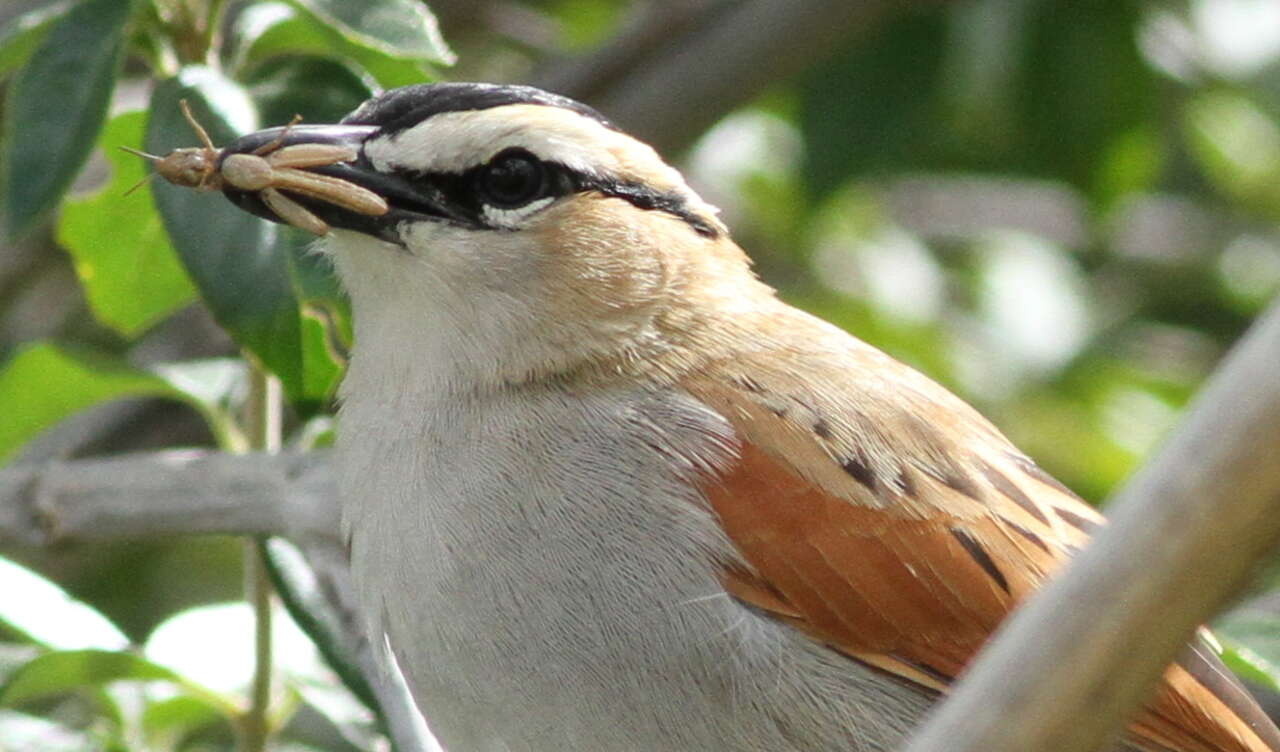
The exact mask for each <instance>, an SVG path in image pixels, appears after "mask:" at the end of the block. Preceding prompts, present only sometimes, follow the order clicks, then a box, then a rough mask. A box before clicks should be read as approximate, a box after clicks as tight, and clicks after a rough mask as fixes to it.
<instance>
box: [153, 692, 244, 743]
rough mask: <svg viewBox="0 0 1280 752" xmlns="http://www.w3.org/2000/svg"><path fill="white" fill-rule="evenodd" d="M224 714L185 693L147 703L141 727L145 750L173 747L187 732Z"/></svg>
mask: <svg viewBox="0 0 1280 752" xmlns="http://www.w3.org/2000/svg"><path fill="white" fill-rule="evenodd" d="M223 717H224V716H222V715H221V713H220V711H219V708H217V707H216V706H213V705H210V704H209V703H207V702H205V701H203V700H201V699H198V698H196V697H192V696H189V695H179V696H178V697H171V698H169V699H166V700H157V701H153V702H149V703H147V707H146V709H145V710H144V711H142V730H143V732H144V733H145V734H146V737H147V742H148V748H149V749H175V748H177V746H178V743H179V742H181V741H182V740H183V739H185V738H186V737H187V736H188V735H190V734H191V733H193V732H194V731H197V730H199V729H201V728H204V727H205V726H208V725H210V724H212V723H216V722H217V721H219V720H221V719H222V718H223Z"/></svg>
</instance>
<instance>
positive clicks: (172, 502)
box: [0, 451, 338, 547]
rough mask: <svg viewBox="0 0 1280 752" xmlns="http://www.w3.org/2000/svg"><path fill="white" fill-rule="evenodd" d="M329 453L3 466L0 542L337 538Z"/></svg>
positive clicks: (187, 455) (177, 454)
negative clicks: (226, 536) (190, 536)
mask: <svg viewBox="0 0 1280 752" xmlns="http://www.w3.org/2000/svg"><path fill="white" fill-rule="evenodd" d="M337 530H338V505H337V498H336V491H335V489H334V487H333V483H332V476H331V474H330V470H329V466H328V455H327V454H325V453H309V454H302V455H299V454H282V455H277V456H268V455H253V454H251V455H242V456H234V455H228V454H222V453H218V452H205V451H198V452H197V451H170V452H157V453H154V454H140V455H126V456H122V457H113V458H107V459H92V460H74V461H58V462H49V463H45V464H40V465H20V466H14V467H9V468H5V469H3V470H0V547H3V546H5V545H17V544H28V545H42V544H50V543H58V542H62V541H73V540H74V541H90V540H113V539H114V540H118V539H143V538H155V537H160V536H172V535H180V534H207V533H224V534H232V535H285V536H288V537H290V538H293V539H295V540H303V541H305V540H311V539H315V538H330V539H333V538H336V535H337Z"/></svg>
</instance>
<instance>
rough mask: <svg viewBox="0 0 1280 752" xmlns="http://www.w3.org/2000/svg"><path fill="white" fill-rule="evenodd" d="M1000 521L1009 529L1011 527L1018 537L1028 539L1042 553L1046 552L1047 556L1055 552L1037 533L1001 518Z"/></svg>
mask: <svg viewBox="0 0 1280 752" xmlns="http://www.w3.org/2000/svg"><path fill="white" fill-rule="evenodd" d="M1000 521H1001V522H1003V523H1004V524H1005V525H1006V526H1007V527H1009V528H1010V529H1011V530H1013V531H1014V532H1015V533H1017V534H1018V535H1021V536H1022V537H1023V538H1026V539H1027V540H1029V541H1031V542H1032V543H1033V544H1035V546H1036V548H1039V549H1040V550H1041V551H1044V552H1045V553H1047V554H1051V553H1053V550H1052V549H1050V548H1049V544H1048V543H1045V542H1044V538H1041V537H1040V536H1039V535H1036V534H1035V533H1033V532H1031V531H1030V530H1028V529H1026V528H1025V527H1023V526H1021V525H1019V524H1018V523H1016V522H1010V521H1009V520H1006V519H1005V518H1003V517H1001V518H1000Z"/></svg>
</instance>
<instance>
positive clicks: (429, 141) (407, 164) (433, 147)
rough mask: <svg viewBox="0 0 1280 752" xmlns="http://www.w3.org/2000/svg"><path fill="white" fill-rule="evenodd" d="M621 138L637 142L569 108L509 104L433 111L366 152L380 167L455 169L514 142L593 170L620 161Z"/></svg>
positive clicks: (377, 141) (372, 142) (478, 161)
mask: <svg viewBox="0 0 1280 752" xmlns="http://www.w3.org/2000/svg"><path fill="white" fill-rule="evenodd" d="M624 141H625V142H630V143H629V144H627V146H630V147H631V148H635V147H634V146H633V145H634V144H637V143H638V142H635V141H634V140H633V139H630V138H628V137H627V136H624V135H623V134H621V133H618V132H617V131H614V130H611V129H609V128H606V127H605V126H603V125H601V124H600V123H599V122H597V121H595V120H592V119H591V118H588V117H584V116H582V115H579V114H578V113H576V112H572V111H570V110H564V109H561V108H558V107H547V106H545V105H530V104H513V105H503V106H501V107H491V108H489V109H486V110H469V111H463V112H444V113H440V114H438V115H433V116H432V117H430V118H428V119H427V120H425V121H424V122H422V123H419V124H417V125H415V126H413V127H411V128H406V129H404V130H402V131H398V132H396V133H394V134H392V135H391V136H390V137H388V138H374V139H371V140H370V141H368V142H366V143H365V154H366V155H367V156H368V157H369V160H370V161H371V162H372V163H373V166H374V167H376V168H377V169H379V170H386V169H389V168H400V169H410V170H415V171H421V172H454V173H459V172H464V171H466V170H467V169H469V168H471V167H474V166H476V165H477V164H483V163H484V162H487V161H488V160H489V159H490V158H492V157H493V156H494V155H495V154H497V153H498V152H500V151H502V150H503V149H507V148H511V147H515V146H518V147H521V148H524V149H528V150H529V151H530V152H532V153H533V154H534V155H536V156H537V157H538V158H540V159H543V160H547V161H554V162H559V163H560V164H563V165H564V166H566V167H568V168H570V169H573V170H577V171H582V172H588V173H595V172H599V171H600V170H602V169H604V170H613V169H617V168H618V167H620V166H621V165H620V164H619V161H618V159H617V158H616V156H615V153H614V152H615V149H616V148H618V147H619V146H621V145H622V144H621V142H624ZM646 148H647V147H646ZM654 157H655V158H656V155H654Z"/></svg>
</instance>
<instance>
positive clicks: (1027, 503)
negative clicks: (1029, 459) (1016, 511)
mask: <svg viewBox="0 0 1280 752" xmlns="http://www.w3.org/2000/svg"><path fill="white" fill-rule="evenodd" d="M981 466H982V474H983V475H985V476H986V477H987V480H989V481H991V485H992V486H994V487H995V489H996V490H997V491H999V492H1000V493H1001V494H1003V495H1004V496H1006V497H1008V499H1009V500H1010V501H1012V502H1013V503H1015V504H1017V505H1018V506H1020V507H1022V508H1023V509H1025V510H1026V511H1027V514H1030V515H1031V516H1032V517H1035V518H1036V519H1037V520H1040V521H1041V522H1043V523H1045V524H1046V525H1047V524H1049V518H1048V517H1047V516H1045V513H1044V510H1043V509H1041V508H1040V505H1039V504H1036V503H1035V502H1034V501H1032V500H1031V497H1030V496H1027V495H1026V493H1024V492H1023V490H1022V489H1021V488H1018V485H1017V484H1016V483H1014V482H1013V481H1011V480H1009V478H1008V477H1006V476H1005V474H1004V473H1002V472H1000V471H999V470H997V469H996V468H994V467H992V466H991V465H989V464H987V463H986V462H983V463H981Z"/></svg>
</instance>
